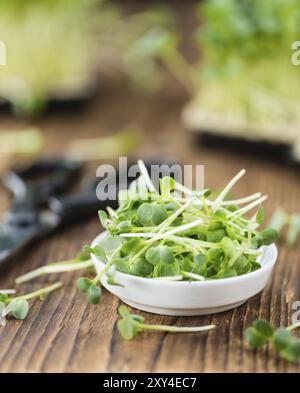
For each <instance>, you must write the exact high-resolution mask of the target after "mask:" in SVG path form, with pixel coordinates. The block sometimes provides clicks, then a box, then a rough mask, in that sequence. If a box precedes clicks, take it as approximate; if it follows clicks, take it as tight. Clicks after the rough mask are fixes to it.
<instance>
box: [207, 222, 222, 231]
mask: <svg viewBox="0 0 300 393" xmlns="http://www.w3.org/2000/svg"><path fill="white" fill-rule="evenodd" d="M218 229H224V225H223V223H222V222H221V221H218V220H217V221H216V220H214V221H212V222H211V223H210V224H209V226H208V230H209V231H217V230H218Z"/></svg>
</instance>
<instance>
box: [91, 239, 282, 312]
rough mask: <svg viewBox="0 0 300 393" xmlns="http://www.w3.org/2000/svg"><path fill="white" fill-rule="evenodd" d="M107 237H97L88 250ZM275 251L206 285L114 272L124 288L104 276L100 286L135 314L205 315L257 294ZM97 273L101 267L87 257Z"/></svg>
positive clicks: (266, 251)
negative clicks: (257, 264)
mask: <svg viewBox="0 0 300 393" xmlns="http://www.w3.org/2000/svg"><path fill="white" fill-rule="evenodd" d="M106 235H107V233H106V232H103V233H101V234H100V235H99V236H97V237H96V239H95V240H94V241H93V243H92V247H94V246H96V245H97V244H100V243H101V240H103V239H104V238H105V236H106ZM277 255H278V251H277V247H276V246H275V245H271V246H268V247H263V249H262V255H261V256H260V257H259V262H260V263H261V265H262V267H261V268H260V269H258V270H256V271H254V272H251V273H248V274H244V275H242V276H238V277H232V278H225V279H220V280H209V281H191V282H190V281H162V280H157V279H149V278H143V277H137V276H132V275H129V274H124V273H120V272H116V275H115V278H116V281H117V282H119V283H121V284H123V285H124V287H120V286H115V285H109V284H107V282H106V276H105V275H103V277H102V279H101V281H102V284H103V286H104V287H105V288H106V289H107V290H108V291H110V292H111V293H113V294H114V295H116V296H118V297H119V298H120V299H121V300H122V301H123V302H124V303H126V304H128V305H130V306H132V307H134V308H137V309H139V310H143V311H147V312H151V313H155V314H162V315H176V316H184V315H206V314H214V313H218V312H222V311H226V310H230V309H232V308H234V307H238V306H240V305H241V304H242V303H244V302H245V301H246V300H248V299H249V298H250V297H252V296H254V295H256V294H257V293H258V292H260V291H261V290H262V289H263V288H264V287H265V285H266V283H267V281H268V279H269V278H270V276H271V273H272V270H273V268H274V265H275V263H276V260H277ZM91 257H92V260H93V262H94V265H95V268H96V270H97V272H99V271H100V270H101V269H102V268H103V267H104V263H103V262H102V261H101V260H99V258H97V257H96V256H95V255H93V254H92V255H91Z"/></svg>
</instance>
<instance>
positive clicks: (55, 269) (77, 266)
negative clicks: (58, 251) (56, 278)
mask: <svg viewBox="0 0 300 393" xmlns="http://www.w3.org/2000/svg"><path fill="white" fill-rule="evenodd" d="M92 266H93V262H92V261H91V260H90V259H89V260H88V261H83V262H76V263H73V264H72V265H71V264H63V263H62V264H59V263H57V264H53V265H46V266H43V267H40V268H38V269H35V270H33V271H31V272H29V273H26V274H23V275H22V276H20V277H18V278H17V279H16V281H15V282H16V284H22V283H23V282H26V281H30V280H33V279H34V278H37V277H40V276H43V275H45V274H53V273H62V272H71V271H74V270H81V269H87V268H89V267H92Z"/></svg>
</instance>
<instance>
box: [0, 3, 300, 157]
mask: <svg viewBox="0 0 300 393" xmlns="http://www.w3.org/2000/svg"><path fill="white" fill-rule="evenodd" d="M183 3H184V4H183ZM299 22H300V4H299V2H298V1H297V0H285V1H283V0H271V1H270V0H202V1H199V0H198V1H192V0H190V1H185V2H180V1H150V0H148V1H146V0H145V1H137V0H136V1H134V0H131V1H115V0H77V1H72V0H44V1H39V0H27V1H26V2H25V1H22V0H10V1H6V0H0V41H3V42H4V43H5V45H6V48H7V64H6V65H5V66H0V99H1V106H2V108H6V109H7V108H8V107H9V108H10V110H11V114H12V116H16V117H21V118H27V119H35V118H36V116H41V115H43V114H44V115H45V114H47V108H48V107H49V105H52V104H53V103H54V104H56V107H57V108H59V107H60V106H62V105H64V104H65V103H70V107H71V109H72V108H74V103H76V102H85V103H86V104H87V105H88V103H89V102H90V101H92V99H93V98H94V97H95V96H99V95H101V94H103V92H104V91H106V90H105V89H107V88H108V89H109V88H110V86H119V89H123V87H122V86H124V83H126V84H127V85H129V86H130V89H133V90H134V91H135V92H136V94H138V95H141V96H143V97H150V96H151V95H152V97H153V96H154V97H158V96H159V95H165V94H166V92H169V93H167V94H169V95H170V97H172V95H174V94H175V95H176V94H179V95H182V97H184V98H183V103H182V107H181V109H180V111H181V113H182V116H181V119H182V124H183V128H184V129H187V130H193V131H197V132H200V133H201V132H202V131H205V132H209V133H212V134H222V135H226V136H229V137H230V136H239V137H240V136H241V137H243V138H245V139H249V138H250V139H254V140H267V141H270V142H274V141H275V142H280V143H281V142H284V143H286V142H287V143H289V144H291V145H293V146H294V151H295V152H296V151H297V149H299V147H297V146H300V136H299V134H300V132H299V124H300V110H299V109H300V108H299V106H300V105H299V102H300V101H299V98H300V89H299V87H300V86H299V72H300V71H299V67H297V66H294V65H293V64H292V63H291V55H292V51H291V45H292V43H293V42H294V41H296V40H299V39H300V31H299V30H300V23H299ZM104 86H105V89H104ZM174 86H176V88H177V90H176V92H175V91H174ZM178 91H179V93H178ZM174 110H175V109H174ZM176 110H178V108H177V107H176ZM57 116H59V113H58V114H57ZM134 120H135V119H134V115H133V116H132V121H133V122H134ZM32 121H33V122H34V120H32ZM299 150H300V149H299ZM299 156H300V155H299Z"/></svg>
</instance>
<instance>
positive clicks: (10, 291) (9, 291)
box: [0, 289, 16, 295]
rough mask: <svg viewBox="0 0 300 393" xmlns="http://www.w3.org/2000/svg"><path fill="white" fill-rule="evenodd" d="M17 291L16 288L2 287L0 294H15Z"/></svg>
mask: <svg viewBox="0 0 300 393" xmlns="http://www.w3.org/2000/svg"><path fill="white" fill-rule="evenodd" d="M15 293H16V290H15V289H0V294H3V295H14V294H15Z"/></svg>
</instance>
